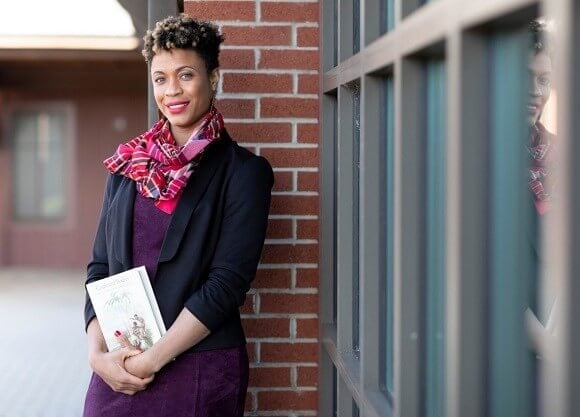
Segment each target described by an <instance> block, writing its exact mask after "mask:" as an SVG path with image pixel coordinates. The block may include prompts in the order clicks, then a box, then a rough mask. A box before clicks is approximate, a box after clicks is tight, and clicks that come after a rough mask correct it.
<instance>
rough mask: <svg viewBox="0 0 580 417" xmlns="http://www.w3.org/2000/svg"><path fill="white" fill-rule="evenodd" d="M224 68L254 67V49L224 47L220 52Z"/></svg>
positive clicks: (221, 65) (221, 66) (221, 64)
mask: <svg viewBox="0 0 580 417" xmlns="http://www.w3.org/2000/svg"><path fill="white" fill-rule="evenodd" d="M220 68H222V69H254V68H256V59H255V55H254V50H253V49H222V50H221V52H220Z"/></svg>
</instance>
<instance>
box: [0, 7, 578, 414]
mask: <svg viewBox="0 0 580 417" xmlns="http://www.w3.org/2000/svg"><path fill="white" fill-rule="evenodd" d="M179 9H182V10H184V11H185V12H186V13H189V14H190V15H191V16H192V17H194V18H198V19H205V20H211V21H214V22H216V23H217V24H218V25H219V26H220V28H221V30H222V32H223V33H224V34H225V36H226V43H225V44H224V47H223V50H222V54H221V74H222V78H221V81H220V84H219V96H218V99H219V100H218V107H219V108H220V110H221V111H222V112H223V113H224V115H225V118H226V126H227V127H228V130H229V131H230V134H231V135H232V137H234V138H236V139H237V140H238V141H239V142H240V143H242V144H243V145H244V146H246V147H247V148H249V149H251V150H252V151H254V152H256V153H258V154H260V155H263V156H265V157H266V158H268V159H269V161H270V162H271V164H272V165H273V167H274V171H275V176H276V184H275V188H274V194H273V202H272V210H271V215H270V224H269V230H268V236H267V240H266V245H265V248H264V254H263V258H262V263H261V265H260V268H259V271H258V276H257V278H256V281H255V283H254V287H253V289H252V290H251V291H250V293H249V296H248V298H247V302H246V304H245V305H244V306H243V307H242V313H243V320H244V326H245V330H246V333H247V336H248V341H249V344H248V349H249V353H250V358H251V368H252V369H251V381H250V388H249V393H248V397H247V404H246V414H247V415H249V416H262V417H266V416H277V417H313V416H320V417H327V416H340V417H358V416H364V417H386V416H399V417H504V416H505V417H530V416H542V417H548V416H549V417H552V416H554V417H564V416H566V417H569V416H575V415H580V411H579V410H580V404H578V401H580V396H578V395H576V393H577V391H578V389H579V386H578V383H577V381H578V380H579V378H580V373H579V372H580V365H579V363H578V358H577V356H578V355H577V353H578V352H580V349H579V343H580V335H579V331H580V327H578V326H575V319H576V318H577V317H580V315H579V313H580V312H579V311H578V308H579V307H577V306H576V304H575V303H574V301H575V299H576V298H578V296H579V295H580V294H579V293H580V281H579V280H578V279H577V278H575V277H577V276H578V271H579V269H580V265H578V262H579V261H578V260H577V259H580V258H579V257H577V256H575V254H576V253H579V252H578V251H579V249H580V248H579V247H578V246H579V245H580V240H579V239H578V237H579V236H580V235H579V234H578V233H579V232H578V230H580V228H579V227H578V226H577V225H576V223H577V220H576V216H574V213H576V212H577V210H578V209H579V208H580V203H579V202H578V201H577V200H578V197H577V195H578V193H576V192H575V191H576V190H575V184H577V183H579V182H580V181H579V180H580V179H578V178H576V177H577V176H578V175H579V174H578V173H577V170H574V169H572V167H574V166H576V164H577V163H578V162H579V161H578V160H579V158H580V151H579V149H578V144H577V143H576V142H575V141H574V140H573V138H574V132H578V131H580V126H578V124H579V123H580V119H579V118H578V117H577V116H576V114H577V113H578V110H579V103H580V71H579V70H578V69H579V68H578V63H579V62H580V49H578V46H577V45H579V44H580V4H579V3H578V2H577V1H575V0H493V1H491V0H432V1H423V0H320V1H318V0H286V1H279V0H201V1H197V0H196V1H193V0H185V1H184V2H178V1H153V0H150V1H145V0H125V1H118V2H117V1H114V0H100V1H98V2H95V1H86V2H85V1H83V2H80V1H75V2H72V1H68V2H67V1H65V0H51V1H45V2H34V1H31V0H30V1H24V2H14V1H8V0H6V1H1V2H0V22H1V23H2V24H1V25H0V111H1V113H0V190H1V192H2V195H3V197H2V198H0V267H2V268H3V269H2V268H0V306H2V305H4V306H5V308H6V309H13V310H6V313H4V314H2V316H3V317H4V318H3V320H4V321H3V322H2V321H0V326H3V327H6V326H8V324H9V323H16V324H17V325H16V326H13V327H16V328H17V329H15V330H14V334H13V336H12V338H15V339H17V340H19V344H18V345H17V346H19V347H22V348H21V349H16V351H20V353H22V355H23V356H22V358H21V359H20V360H21V361H23V362H24V361H26V358H30V357H31V355H33V352H34V349H33V347H28V344H27V343H25V342H24V341H22V337H23V336H21V335H20V333H18V331H19V330H18V329H21V328H22V327H25V326H27V325H28V324H27V322H25V321H24V320H31V321H34V318H33V317H32V316H30V315H25V314H19V310H18V308H25V307H23V306H24V305H25V304H26V305H29V299H28V298H27V294H30V293H31V292H33V290H32V289H33V288H34V287H35V285H36V288H37V290H36V292H37V293H38V294H43V293H44V292H46V288H48V287H49V288H50V289H51V292H50V293H51V294H53V293H54V294H58V292H59V291H61V290H62V291H65V290H66V291H70V294H71V296H70V297H69V298H67V300H68V301H67V302H68V303H71V301H70V300H77V301H73V302H72V304H70V306H71V308H69V309H67V310H63V311H62V314H66V315H67V316H66V317H70V315H71V314H75V313H74V311H76V309H77V307H78V316H79V319H78V328H76V327H74V322H73V323H72V324H71V323H69V322H66V323H68V324H67V325H70V326H73V327H70V328H71V329H72V330H71V332H72V333H74V335H73V336H74V337H73V336H70V337H71V338H70V340H68V339H67V336H59V338H58V339H59V340H58V341H60V342H61V343H67V344H68V343H70V342H71V340H73V339H74V338H75V337H76V338H77V339H74V340H75V341H76V342H75V343H77V344H79V342H78V340H83V339H82V337H83V335H82V323H81V320H80V317H81V310H80V306H81V305H82V297H83V289H82V283H83V280H84V278H83V273H82V272H80V271H81V270H82V267H83V266H84V264H86V261H87V258H88V256H89V252H90V249H91V242H92V238H93V233H94V229H95V225H96V218H97V215H98V211H99V209H100V204H101V197H102V189H103V186H104V179H105V171H104V169H103V167H102V160H103V159H104V158H105V157H106V156H108V155H109V154H111V153H112V152H113V151H114V149H115V148H116V146H117V144H118V143H120V142H122V141H125V140H127V139H130V138H132V137H134V136H135V135H136V134H138V133H140V132H142V131H143V130H145V129H146V127H147V126H148V124H149V123H150V122H148V113H149V120H151V118H152V117H153V118H154V117H155V109H154V108H153V107H152V106H151V104H149V105H148V97H147V88H148V87H147V85H148V76H147V70H146V66H145V64H144V62H143V59H142V57H141V56H140V52H139V49H140V47H139V42H140V38H141V37H142V35H143V32H144V30H145V28H146V27H147V24H151V22H153V21H155V20H157V19H159V18H161V17H164V16H165V15H167V14H169V13H175V12H176V11H177V10H179ZM73 12H74V13H73ZM79 16H80V17H79ZM537 18H541V19H542V21H545V22H550V25H548V26H549V29H550V30H549V31H550V41H549V42H550V60H551V64H552V71H551V82H552V85H551V97H550V100H549V102H548V105H547V107H546V108H545V111H544V113H543V114H542V117H541V120H542V122H543V124H544V126H545V127H546V129H547V130H548V131H549V132H551V133H553V134H557V136H556V140H555V142H554V143H555V147H556V149H557V151H558V152H557V155H558V157H557V159H556V161H555V163H553V164H552V165H550V166H549V170H550V172H552V171H553V173H554V175H553V176H552V177H551V178H554V181H555V183H556V186H555V187H554V190H555V192H554V195H553V196H552V197H553V199H551V200H550V201H551V204H550V210H548V211H547V212H546V213H544V214H541V215H540V214H538V212H537V211H536V210H535V209H534V204H533V200H532V196H531V193H530V190H529V185H528V181H529V164H530V160H529V154H530V151H529V142H530V126H529V125H528V124H527V123H526V114H527V112H528V110H529V106H530V103H529V101H530V98H529V96H530V94H531V93H530V89H531V88H530V59H531V56H533V54H532V52H531V51H532V47H533V45H532V41H531V37H530V26H529V25H530V22H532V21H534V20H535V19H537ZM148 22H149V23H148ZM149 103H150V101H149ZM23 271H24V272H23ZM55 271H57V274H56V275H62V274H60V272H58V271H66V272H63V274H64V275H65V276H66V277H68V278H66V279H62V278H61V279H56V278H55ZM7 282H8V284H7ZM19 283H20V284H19ZM35 283H36V284H35ZM55 285H56V286H57V287H56V290H55ZM16 288H20V290H18V291H17V290H16ZM67 288H68V289H67ZM2 297H4V300H5V301H6V300H8V301H10V300H14V299H15V298H14V297H17V298H16V299H17V300H20V298H18V297H22V300H23V303H19V302H14V303H8V302H7V301H6V302H5V303H4V304H2V300H3V298H2ZM51 299H52V298H51ZM75 302H76V303H78V306H76V304H74V303H75ZM59 303H60V304H59ZM59 305H60V306H61V307H62V300H60V301H59V299H58V298H56V297H55V298H54V308H56V310H55V311H60V310H58V308H60V307H59ZM67 305H69V304H67ZM6 306H10V307H6ZM42 308H43V311H44V309H45V308H46V309H48V308H49V307H48V306H45V305H43V307H42ZM33 309H34V307H33ZM10 317H18V318H17V319H14V320H10V319H9V318H10ZM27 317H28V318H27ZM50 317H52V316H50ZM51 320H53V321H54V320H56V319H55V318H51ZM63 323H65V321H63ZM8 328H10V326H8ZM69 334H70V333H69ZM8 339H9V340H11V339H10V337H9V338H8ZM50 340H51V341H52V342H51V343H57V342H58V341H54V340H53V339H50ZM20 342H22V343H20ZM83 349H84V347H83V348H82V349H81V351H79V352H77V353H76V354H78V355H79V356H78V357H77V358H76V359H75V360H76V361H77V362H75V363H82V362H83V360H84V356H85V352H84V350H83ZM8 351H9V352H10V353H11V354H12V355H17V354H18V352H16V351H15V350H14V349H12V350H10V349H9V347H8V345H7V344H4V345H3V344H2V341H0V352H3V353H5V352H8ZM63 351H64V350H63ZM31 352H32V353H31ZM67 352H69V353H68V354H67V355H68V356H69V357H71V355H73V353H71V352H70V351H67ZM4 357H5V356H2V357H1V358H0V369H2V367H3V366H4V367H5V369H8V372H5V374H8V375H10V372H15V371H14V368H13V367H12V368H7V367H6V366H7V363H6V360H5V359H4ZM61 360H64V359H62V358H61ZM3 361H5V363H3ZM55 362H56V363H57V364H60V363H61V362H58V360H56V359H55ZM80 368H81V366H79V369H80ZM86 371H87V370H86V369H84V368H83V369H82V370H79V374H80V375H81V376H80V382H79V384H81V385H82V383H83V382H82V381H84V380H86ZM28 372H29V373H30V374H31V375H33V376H40V373H41V371H38V370H29V371H28ZM44 372H45V373H46V372H55V371H54V369H52V370H51V369H45V370H44ZM0 374H1V372H0ZM41 378H42V377H41ZM3 381H4V382H3ZM7 381H8V382H7ZM9 382H10V379H6V378H5V379H4V380H2V379H1V378H0V392H2V389H1V387H2V386H3V385H2V384H8V383H9ZM22 383H24V382H22ZM77 391H78V393H79V394H78V395H77V394H75V395H77V397H78V398H76V397H75V398H76V399H75V401H76V404H77V405H76V407H77V408H74V407H72V408H70V410H77V409H79V407H80V406H81V405H82V389H79V390H77ZM77 391H75V392H77ZM1 395H2V394H0V416H1V415H3V414H2V413H3V412H4V413H5V415H7V416H11V417H12V415H13V414H14V412H15V411H14V412H12V411H6V410H8V408H6V409H5V410H3V409H2V404H3V398H2V397H1ZM22 402H23V403H24V401H22ZM55 404H56V405H54V407H56V408H55V409H58V402H55ZM23 409H24V408H23ZM10 410H15V408H12V409H10ZM27 412H28V413H29V414H26V413H27ZM67 412H68V413H69V414H67ZM67 412H63V413H62V414H50V412H48V414H46V415H49V416H53V415H54V416H56V415H59V416H61V415H63V416H68V415H70V416H73V415H77V414H75V412H74V411H67ZM6 413H8V414H6ZM11 413H12V414H11ZM34 413H35V411H34V412H33V411H24V412H22V413H21V414H19V415H22V416H28V415H30V416H32V415H36V414H34ZM14 415H16V414H14Z"/></svg>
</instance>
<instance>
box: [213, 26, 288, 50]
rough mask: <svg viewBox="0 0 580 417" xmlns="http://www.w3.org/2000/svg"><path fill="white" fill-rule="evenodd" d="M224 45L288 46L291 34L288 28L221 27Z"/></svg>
mask: <svg viewBox="0 0 580 417" xmlns="http://www.w3.org/2000/svg"><path fill="white" fill-rule="evenodd" d="M222 33H223V34H224V35H225V37H226V40H225V42H224V44H225V45H241V46H256V45H268V46H290V45H291V43H292V33H291V28H290V26H254V27H249V26H223V27H222Z"/></svg>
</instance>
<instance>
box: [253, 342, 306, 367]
mask: <svg viewBox="0 0 580 417" xmlns="http://www.w3.org/2000/svg"><path fill="white" fill-rule="evenodd" d="M260 360H261V361H262V362H318V343H267V342H262V343H260Z"/></svg>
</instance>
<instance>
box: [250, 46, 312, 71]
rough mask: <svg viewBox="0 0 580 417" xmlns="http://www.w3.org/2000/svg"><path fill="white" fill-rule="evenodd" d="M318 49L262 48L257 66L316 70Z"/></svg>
mask: <svg viewBox="0 0 580 417" xmlns="http://www.w3.org/2000/svg"><path fill="white" fill-rule="evenodd" d="M318 63H319V56H318V51H301V50H298V51H297V50H291V49H287V50H278V49H274V50H267V49H266V50H263V51H262V54H261V56H260V64H259V68H274V69H302V70H318V69H319V68H318V66H319V64H318Z"/></svg>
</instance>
